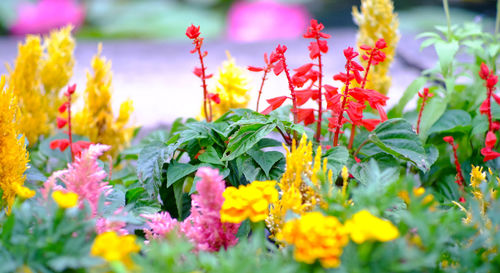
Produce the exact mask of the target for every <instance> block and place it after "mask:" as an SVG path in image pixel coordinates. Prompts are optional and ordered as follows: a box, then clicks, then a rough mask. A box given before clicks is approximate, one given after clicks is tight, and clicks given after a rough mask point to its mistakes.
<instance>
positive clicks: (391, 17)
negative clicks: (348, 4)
mask: <svg viewBox="0 0 500 273" xmlns="http://www.w3.org/2000/svg"><path fill="white" fill-rule="evenodd" d="M352 15H353V18H354V22H355V23H356V24H357V25H358V27H359V32H358V42H357V43H358V46H361V45H368V46H374V45H375V42H376V41H377V40H378V39H380V38H384V40H385V42H386V43H387V48H385V49H384V50H383V51H384V53H385V54H386V59H385V61H384V62H382V63H380V64H378V65H376V66H373V67H372V68H371V69H370V73H369V74H368V82H367V84H366V88H368V89H373V90H376V91H379V92H380V93H382V94H387V92H388V91H389V87H390V86H391V77H390V76H389V75H388V74H389V67H390V65H391V63H392V61H393V59H394V55H395V54H396V45H397V43H398V41H399V35H398V26H399V21H398V18H397V14H395V13H394V4H393V2H392V1H391V0H361V12H360V11H359V10H358V8H357V7H353V8H352ZM361 61H362V62H363V65H366V61H365V60H361ZM372 69H373V70H372Z"/></svg>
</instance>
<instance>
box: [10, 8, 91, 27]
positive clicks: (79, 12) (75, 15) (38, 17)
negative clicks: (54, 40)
mask: <svg viewBox="0 0 500 273" xmlns="http://www.w3.org/2000/svg"><path fill="white" fill-rule="evenodd" d="M84 19H85V8H84V7H83V5H81V4H79V3H78V1H76V0H39V1H37V2H36V3H31V2H27V1H22V2H21V3H20V4H19V5H18V9H17V18H16V20H15V21H14V22H13V23H12V25H11V26H10V28H9V29H10V32H11V33H12V34H16V35H25V34H45V33H48V32H49V31H50V30H51V29H54V28H59V27H63V26H66V25H68V24H71V25H73V26H75V28H78V27H79V26H81V25H82V24H83V21H84Z"/></svg>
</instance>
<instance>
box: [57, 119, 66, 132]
mask: <svg viewBox="0 0 500 273" xmlns="http://www.w3.org/2000/svg"><path fill="white" fill-rule="evenodd" d="M66 124H68V120H67V119H65V118H60V117H57V128H59V129H61V128H63V127H64V126H66Z"/></svg>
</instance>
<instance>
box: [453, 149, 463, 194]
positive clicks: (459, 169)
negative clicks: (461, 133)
mask: <svg viewBox="0 0 500 273" xmlns="http://www.w3.org/2000/svg"><path fill="white" fill-rule="evenodd" d="M451 147H452V148H453V157H454V158H455V168H456V169H457V176H458V180H459V181H460V183H458V185H459V186H460V188H461V189H463V187H464V183H465V178H464V176H463V175H462V167H460V162H459V161H458V155H457V147H458V145H455V142H452V143H451Z"/></svg>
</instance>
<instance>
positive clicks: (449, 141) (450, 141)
mask: <svg viewBox="0 0 500 273" xmlns="http://www.w3.org/2000/svg"><path fill="white" fill-rule="evenodd" d="M443 140H444V141H446V142H448V143H450V144H451V145H452V146H453V142H454V141H455V140H454V139H453V137H452V136H445V137H443Z"/></svg>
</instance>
